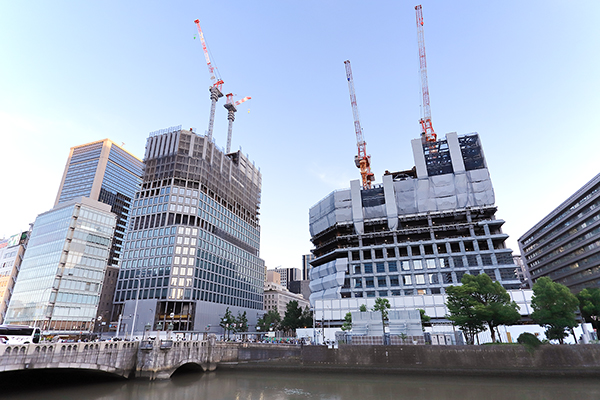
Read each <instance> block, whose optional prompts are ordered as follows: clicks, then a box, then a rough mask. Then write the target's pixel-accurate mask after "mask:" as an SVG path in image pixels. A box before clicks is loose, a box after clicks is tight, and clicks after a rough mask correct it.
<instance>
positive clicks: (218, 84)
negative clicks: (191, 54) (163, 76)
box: [194, 20, 224, 141]
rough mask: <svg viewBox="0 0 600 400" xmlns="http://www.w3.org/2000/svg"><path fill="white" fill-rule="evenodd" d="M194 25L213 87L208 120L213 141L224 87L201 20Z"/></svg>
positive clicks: (209, 137)
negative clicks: (209, 53) (210, 54)
mask: <svg viewBox="0 0 600 400" xmlns="http://www.w3.org/2000/svg"><path fill="white" fill-rule="evenodd" d="M194 23H195V24H196V26H197V27H198V35H199V36H200V41H201V42H202V50H204V58H206V65H208V72H209V74H210V81H211V82H212V85H211V86H210V87H209V88H208V91H209V92H210V100H211V106H210V118H209V120H208V133H207V137H208V140H209V141H211V140H212V132H213V124H214V122H215V107H216V105H217V101H218V100H219V98H221V97H223V93H222V92H221V88H222V86H223V83H224V82H223V80H222V79H221V77H220V76H219V73H218V71H217V69H216V67H214V66H213V64H212V62H211V61H210V57H209V56H208V48H207V47H206V41H205V40H204V34H203V33H202V28H200V20H195V21H194Z"/></svg>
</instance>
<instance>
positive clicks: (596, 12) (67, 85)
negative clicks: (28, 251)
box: [0, 0, 600, 268]
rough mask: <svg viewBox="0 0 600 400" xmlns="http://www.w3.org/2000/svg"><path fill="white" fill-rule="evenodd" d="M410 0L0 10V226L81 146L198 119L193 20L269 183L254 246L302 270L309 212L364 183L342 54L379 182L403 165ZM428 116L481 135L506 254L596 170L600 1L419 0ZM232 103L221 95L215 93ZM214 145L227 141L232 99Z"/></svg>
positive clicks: (236, 132)
mask: <svg viewBox="0 0 600 400" xmlns="http://www.w3.org/2000/svg"><path fill="white" fill-rule="evenodd" d="M417 4H418V3H417V2H407V1H403V0H402V1H400V0H397V1H348V0H331V1H325V0H321V1H313V0H307V1H301V2H299V1H295V2H292V1H281V0H280V1H238V0H229V1H226V2H224V1H210V2H209V1H172V2H166V1H125V2H124V1H102V2H87V1H75V0H72V1H60V0H54V1H31V0H29V1H8V0H4V1H0V170H1V171H2V173H1V175H0V188H1V189H0V190H1V192H0V210H1V211H0V237H2V236H5V237H8V236H10V235H12V234H15V233H17V232H19V231H20V230H24V229H26V228H27V227H28V224H29V223H30V222H33V221H34V220H35V217H36V215H37V214H39V213H41V212H45V211H47V210H49V209H50V208H51V207H52V205H53V203H54V199H55V196H56V192H57V190H58V185H59V183H60V179H61V177H62V173H63V169H64V165H65V162H66V159H67V156H68V154H69V148H70V147H72V146H76V145H80V144H84V143H88V142H91V141H94V140H99V139H103V138H110V139H112V140H113V141H115V142H117V143H125V148H126V149H128V150H129V151H130V152H132V153H133V154H135V155H137V156H138V157H140V158H141V157H143V154H144V146H145V142H146V138H147V136H148V133H149V132H151V131H154V130H158V129H162V128H167V127H169V126H174V125H180V124H182V125H183V126H184V127H185V128H189V127H195V128H197V130H198V132H204V131H205V130H206V129H207V127H208V114H209V110H210V100H209V94H208V86H209V84H210V80H209V75H208V70H207V67H206V64H205V61H204V56H203V53H202V47H201V44H200V40H199V39H194V36H196V35H197V34H196V26H195V24H194V23H193V21H194V19H196V18H198V19H200V23H201V26H202V29H203V31H204V34H205V38H206V41H207V43H208V46H209V48H210V51H211V53H212V55H213V60H214V62H215V64H216V66H217V67H218V69H219V71H220V74H221V76H222V78H223V80H224V81H225V85H224V86H223V90H224V91H225V93H228V92H233V93H235V94H237V95H238V98H241V97H244V96H251V97H252V100H250V101H248V102H246V103H244V104H243V105H241V106H240V107H239V111H238V113H237V115H236V121H235V124H234V129H233V143H232V148H233V149H238V148H239V147H240V146H241V148H242V150H243V152H244V153H246V154H247V155H248V156H249V157H250V159H251V160H253V161H254V162H255V163H256V165H257V166H258V167H260V169H261V172H262V175H263V187H262V204H261V225H262V235H261V257H262V258H264V259H265V261H266V264H267V266H268V267H269V268H275V267H278V266H283V267H300V265H301V255H302V254H307V253H308V252H309V251H310V249H311V247H312V245H311V243H310V235H309V232H308V210H309V208H310V207H311V206H312V205H314V204H315V203H317V202H318V201H319V200H321V199H322V198H323V197H325V196H327V195H328V194H329V193H330V192H332V191H333V190H336V189H343V188H347V187H349V186H350V184H349V182H350V180H354V179H359V178H360V174H359V171H358V169H357V168H356V167H355V166H354V161H353V157H354V155H355V154H356V138H355V134H354V127H353V120H352V110H351V107H350V100H349V95H348V86H347V81H346V77H345V70H344V60H347V59H349V60H350V61H351V63H352V70H353V74H354V81H355V87H356V96H357V102H358V108H359V110H360V117H361V124H362V126H363V130H364V137H365V140H366V141H367V152H368V153H369V154H371V156H372V169H373V172H374V173H375V176H376V182H379V183H380V182H381V176H382V174H383V172H384V171H385V170H386V169H387V170H403V169H409V168H412V166H413V165H414V162H413V158H412V151H411V147H410V140H411V139H413V138H416V137H418V136H419V125H418V119H419V117H420V105H421V97H420V78H419V62H418V52H417V31H416V23H415V10H414V6H415V5H417ZM422 4H423V14H424V21H425V43H426V47H427V63H428V73H429V90H430V97H431V113H432V121H433V126H434V128H435V130H436V132H437V133H438V136H442V137H443V135H444V134H445V133H447V132H458V134H459V135H461V134H466V133H471V132H478V133H479V134H480V137H481V140H482V144H483V148H484V152H485V154H486V158H487V162H488V166H489V169H490V173H491V176H492V182H493V184H494V189H495V193H496V204H497V206H498V213H497V217H499V218H502V219H504V220H505V221H506V224H505V225H504V228H503V229H504V231H505V232H506V233H508V234H509V235H511V237H510V239H509V241H508V245H509V247H511V248H512V249H513V250H514V252H515V253H518V246H517V244H516V240H517V239H518V237H520V236H521V235H522V234H524V233H525V232H526V231H527V230H528V229H529V228H531V227H532V226H533V225H534V224H535V223H536V222H538V221H539V220H540V219H541V218H543V217H544V216H545V215H546V214H548V213H549V212H550V211H551V210H552V209H554V208H555V207H556V206H558V205H559V204H560V203H561V202H562V201H564V200H565V199H566V198H567V197H568V196H570V195H571V194H572V193H573V192H574V191H575V190H577V189H578V188H580V187H581V186H582V185H583V184H584V183H586V182H587V181H588V180H590V179H591V178H592V177H594V176H595V175H596V174H597V173H599V172H600V168H599V167H600V156H599V155H598V149H599V148H600V112H599V110H600V100H599V96H598V94H599V93H600V74H599V71H600V52H599V51H598V50H599V49H600V25H599V24H598V21H599V20H600V2H598V1H591V0H590V1H580V2H577V3H576V4H575V3H573V2H569V1H552V0H545V1H512V0H508V1H423V2H422ZM223 100H224V99H223ZM223 100H221V101H220V102H219V103H218V105H217V114H216V120H215V131H214V137H215V139H216V141H217V144H218V145H219V146H221V147H225V145H226V136H227V120H226V110H225V109H224V108H223V104H224V101H223Z"/></svg>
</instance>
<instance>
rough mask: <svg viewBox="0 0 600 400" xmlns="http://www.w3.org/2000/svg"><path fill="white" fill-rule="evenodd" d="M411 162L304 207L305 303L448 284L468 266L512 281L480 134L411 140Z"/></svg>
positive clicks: (507, 283) (441, 289)
mask: <svg viewBox="0 0 600 400" xmlns="http://www.w3.org/2000/svg"><path fill="white" fill-rule="evenodd" d="M412 148H413V156H414V161H415V167H414V168H412V169H410V170H406V171H400V172H388V171H386V173H385V174H384V176H383V183H382V184H379V185H375V186H374V187H372V188H363V187H362V186H361V184H360V182H359V181H358V180H356V181H352V182H350V184H351V187H350V189H346V190H338V191H335V192H333V193H331V194H330V195H329V196H327V197H325V198H324V199H323V200H322V201H320V202H319V203H317V204H316V205H315V206H313V207H312V208H311V209H310V213H309V217H310V233H311V236H312V239H311V241H312V242H313V244H314V246H315V249H314V250H313V252H312V253H313V254H314V256H315V259H314V260H313V261H312V262H311V264H312V266H313V268H312V270H311V273H310V281H311V282H310V289H311V292H312V293H311V296H310V300H311V303H312V304H314V302H315V301H316V300H326V299H341V298H365V297H366V298H374V297H394V296H412V295H428V294H431V295H435V294H443V293H445V287H447V286H449V285H457V284H460V282H461V279H462V276H463V275H464V274H472V275H478V274H481V273H485V274H488V275H489V276H490V277H491V278H492V279H493V280H495V281H498V282H500V283H501V284H502V285H503V286H504V287H505V288H506V289H518V288H519V287H520V281H519V280H518V279H517V277H516V275H515V265H514V263H513V259H512V250H510V249H508V248H506V246H505V241H506V239H507V238H508V235H506V234H504V233H503V232H502V229H501V227H502V225H503V223H504V221H502V220H498V219H496V218H495V213H496V210H497V207H496V206H495V204H494V203H495V196H494V191H493V188H492V183H491V180H490V176H489V172H488V169H487V165H486V162H485V157H484V155H483V149H482V146H481V142H480V139H479V135H478V134H476V133H474V134H469V135H464V136H461V137H459V136H458V135H457V134H456V133H449V134H447V135H446V138H445V139H440V140H438V141H436V142H425V141H422V140H421V139H415V140H413V141H412Z"/></svg>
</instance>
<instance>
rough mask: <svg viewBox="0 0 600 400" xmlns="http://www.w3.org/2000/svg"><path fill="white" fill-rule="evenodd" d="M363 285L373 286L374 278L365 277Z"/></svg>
mask: <svg viewBox="0 0 600 400" xmlns="http://www.w3.org/2000/svg"><path fill="white" fill-rule="evenodd" d="M365 285H366V286H367V287H368V288H372V287H375V280H374V279H373V278H366V279H365Z"/></svg>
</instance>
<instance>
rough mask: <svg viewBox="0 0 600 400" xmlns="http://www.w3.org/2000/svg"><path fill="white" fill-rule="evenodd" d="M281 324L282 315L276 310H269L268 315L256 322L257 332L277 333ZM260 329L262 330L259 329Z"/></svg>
mask: <svg viewBox="0 0 600 400" xmlns="http://www.w3.org/2000/svg"><path fill="white" fill-rule="evenodd" d="M280 322H281V315H279V313H278V312H277V311H276V310H269V311H268V312H267V313H266V314H264V315H263V316H262V317H260V318H259V319H258V321H256V327H257V330H260V331H261V332H268V331H269V330H271V329H273V330H274V331H276V330H277V329H279V324H280ZM258 328H260V329H258Z"/></svg>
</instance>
